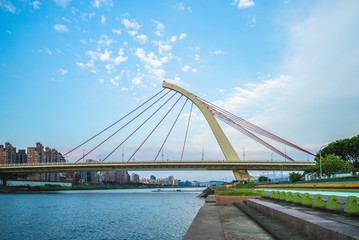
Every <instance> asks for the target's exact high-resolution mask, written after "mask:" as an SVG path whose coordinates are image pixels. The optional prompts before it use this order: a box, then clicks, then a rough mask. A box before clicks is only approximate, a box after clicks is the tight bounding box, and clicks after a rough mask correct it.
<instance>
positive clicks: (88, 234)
mask: <svg viewBox="0 0 359 240" xmlns="http://www.w3.org/2000/svg"><path fill="white" fill-rule="evenodd" d="M185 190H194V191H193V192H170V191H171V190H170V189H165V191H169V192H152V191H153V189H121V190H82V191H58V192H51V193H48V192H45V193H36V194H28V193H27V194H0V239H24V240H26V239H31V240H33V239H182V238H183V236H184V235H185V233H186V232H187V230H188V228H189V226H190V225H191V223H192V220H193V219H194V217H195V216H196V214H197V212H198V210H199V208H200V207H201V206H203V205H204V200H203V199H201V198H198V197H196V196H197V195H198V194H199V193H200V192H201V191H202V189H200V188H197V189H188V188H187V189H184V191H185Z"/></svg>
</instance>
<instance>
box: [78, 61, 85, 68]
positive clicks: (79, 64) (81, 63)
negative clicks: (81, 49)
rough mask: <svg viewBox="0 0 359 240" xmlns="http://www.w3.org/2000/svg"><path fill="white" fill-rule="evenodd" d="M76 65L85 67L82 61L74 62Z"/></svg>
mask: <svg viewBox="0 0 359 240" xmlns="http://www.w3.org/2000/svg"><path fill="white" fill-rule="evenodd" d="M76 65H77V66H78V67H86V64H85V63H83V62H76Z"/></svg>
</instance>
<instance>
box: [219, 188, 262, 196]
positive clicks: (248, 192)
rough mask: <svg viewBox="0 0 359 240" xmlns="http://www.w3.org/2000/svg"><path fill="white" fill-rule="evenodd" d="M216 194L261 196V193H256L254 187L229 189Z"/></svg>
mask: <svg viewBox="0 0 359 240" xmlns="http://www.w3.org/2000/svg"><path fill="white" fill-rule="evenodd" d="M216 195H226V196H260V195H261V194H259V193H256V192H255V190H252V189H235V188H233V189H230V190H228V191H223V192H219V193H217V194H216Z"/></svg>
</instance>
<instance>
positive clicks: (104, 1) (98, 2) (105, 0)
mask: <svg viewBox="0 0 359 240" xmlns="http://www.w3.org/2000/svg"><path fill="white" fill-rule="evenodd" d="M102 6H106V7H107V6H108V7H113V2H112V0H94V1H93V2H92V7H93V8H101V7H102Z"/></svg>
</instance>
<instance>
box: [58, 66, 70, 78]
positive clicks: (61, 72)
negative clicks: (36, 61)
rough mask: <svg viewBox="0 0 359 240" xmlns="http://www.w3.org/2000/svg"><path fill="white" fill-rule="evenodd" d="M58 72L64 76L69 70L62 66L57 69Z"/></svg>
mask: <svg viewBox="0 0 359 240" xmlns="http://www.w3.org/2000/svg"><path fill="white" fill-rule="evenodd" d="M57 72H58V73H60V74H61V75H62V76H65V75H66V74H67V72H68V71H67V70H66V69H63V68H60V69H57Z"/></svg>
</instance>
